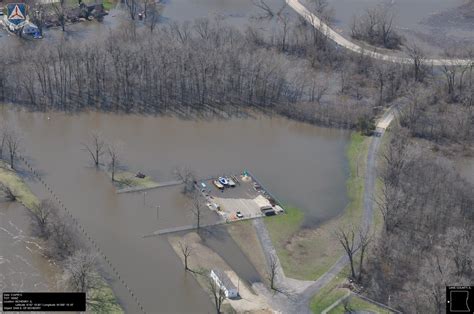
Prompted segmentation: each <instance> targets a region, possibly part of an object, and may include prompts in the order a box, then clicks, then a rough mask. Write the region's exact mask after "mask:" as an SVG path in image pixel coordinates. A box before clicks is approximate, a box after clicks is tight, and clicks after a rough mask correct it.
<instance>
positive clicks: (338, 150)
mask: <svg viewBox="0 0 474 314" xmlns="http://www.w3.org/2000/svg"><path fill="white" fill-rule="evenodd" d="M0 116H1V117H3V118H4V119H6V120H8V121H9V122H10V123H11V124H14V125H15V126H16V127H17V128H18V129H19V130H21V132H22V136H23V152H24V155H26V156H28V157H29V158H30V159H31V163H32V165H33V167H35V168H36V169H37V170H39V171H40V172H41V173H42V174H43V177H44V180H45V181H46V182H47V183H48V184H49V185H50V186H51V187H52V189H53V190H54V191H55V193H56V194H57V195H58V196H59V198H60V199H61V200H62V201H63V203H64V204H65V206H66V207H67V208H69V210H70V211H71V212H72V213H73V215H74V216H75V217H76V218H77V219H78V220H79V222H80V223H81V224H82V225H83V226H84V228H85V229H86V230H87V232H88V233H89V234H90V235H91V237H93V238H94V239H95V241H96V242H97V244H98V245H99V246H100V247H101V248H102V250H103V251H104V253H105V254H106V255H107V256H108V258H109V259H110V260H111V261H112V262H113V264H114V265H115V267H116V268H117V270H118V272H119V273H120V274H121V277H122V278H123V279H124V280H125V282H127V284H128V285H129V286H130V287H131V288H132V289H133V290H134V292H135V293H136V295H137V296H138V298H139V299H140V300H141V302H142V304H143V306H144V307H145V310H146V311H147V312H157V311H158V310H159V311H160V312H167V313H190V312H193V313H196V312H199V313H202V312H211V311H212V304H211V302H210V300H209V298H208V297H207V295H205V293H204V292H203V290H202V289H201V288H200V287H199V285H198V284H197V283H196V282H195V280H194V279H193V277H192V276H191V275H190V274H186V273H185V272H184V271H183V269H182V268H183V267H182V265H181V263H180V262H179V259H178V257H177V256H176V255H175V253H174V251H173V250H172V249H171V247H170V246H169V244H168V241H167V240H166V238H165V237H152V238H143V237H142V236H143V235H145V234H148V233H150V232H153V231H155V230H157V229H158V228H165V227H173V226H178V225H183V224H189V223H192V222H193V217H192V215H191V213H190V211H189V210H188V209H186V208H187V207H188V201H187V200H186V198H184V197H183V196H182V194H181V193H180V188H179V187H170V188H163V189H158V190H150V191H148V192H147V194H145V195H144V194H143V193H131V194H120V195H117V194H116V193H115V190H114V188H113V186H112V184H111V183H110V181H109V178H108V177H107V176H106V175H105V174H104V173H102V172H98V171H96V170H95V169H94V168H93V167H91V165H90V161H89V159H88V158H89V157H88V154H87V153H86V152H84V151H83V150H82V149H81V142H83V141H84V140H86V138H87V135H88V133H89V132H91V131H93V130H99V131H100V132H101V133H102V134H103V136H104V137H106V138H108V139H111V140H114V141H121V142H122V143H123V147H124V149H123V154H122V158H121V160H122V164H123V165H125V166H127V167H128V168H129V169H130V170H131V171H142V172H144V173H146V174H148V175H151V176H153V177H154V178H155V179H156V180H158V181H162V180H163V181H164V180H168V179H170V178H172V174H171V173H172V170H173V169H174V168H175V167H176V166H181V165H186V166H188V167H189V168H191V169H193V170H195V171H196V173H197V174H198V176H202V177H203V176H210V175H216V174H222V173H238V172H240V171H242V170H243V169H248V170H250V171H252V173H253V174H254V175H256V176H257V177H258V178H259V179H260V181H262V183H263V184H264V185H265V186H266V187H267V188H268V190H269V191H271V192H272V193H273V194H275V195H276V196H278V197H279V198H280V199H281V200H282V201H283V202H284V203H287V204H291V205H294V206H297V207H300V208H301V209H302V210H303V211H304V213H305V223H306V224H307V225H310V224H316V223H320V222H322V221H325V220H327V219H329V218H331V217H334V216H336V215H338V214H339V213H341V211H342V210H343V209H344V207H345V206H346V204H347V196H346V186H345V183H346V180H347V177H348V165H347V161H346V158H345V149H346V148H347V144H348V141H349V133H348V132H345V131H339V130H330V129H324V128H318V127H314V126H310V125H307V124H303V123H298V122H294V121H289V120H287V119H285V118H280V117H273V118H271V117H267V116H257V117H255V118H245V119H237V118H235V119H229V120H210V121H203V120H199V121H185V120H180V119H177V118H173V117H152V116H138V115H119V114H102V113H81V114H74V115H67V114H64V113H31V112H25V111H19V110H16V109H12V107H3V108H0ZM30 185H31V187H32V190H33V192H35V193H37V194H39V195H40V196H41V197H45V196H46V194H45V192H44V189H43V188H42V187H41V186H40V185H39V183H36V182H30ZM157 205H159V206H160V209H159V220H157V217H156V206H157ZM205 218H206V220H210V219H213V217H212V215H211V214H207V217H205ZM221 229H224V230H221ZM204 236H205V240H206V244H207V245H208V246H210V247H211V248H213V249H215V250H216V251H217V252H218V253H219V254H220V255H221V256H222V257H223V258H224V259H225V260H226V261H227V262H228V263H229V264H230V265H231V266H232V267H233V268H235V270H236V272H237V273H238V274H239V275H240V276H241V277H242V278H243V279H244V280H246V281H250V282H253V281H257V280H259V278H258V274H257V272H256V270H255V269H254V268H253V266H252V265H251V264H250V263H249V261H248V260H247V259H246V257H245V256H244V255H243V254H242V253H241V252H240V250H239V249H238V247H237V245H236V244H235V242H234V241H232V239H231V238H230V237H229V236H228V234H227V232H226V231H225V228H219V230H217V231H216V232H213V233H212V234H205V233H204ZM113 287H114V290H115V292H116V293H117V295H118V297H119V298H120V302H121V303H122V304H123V306H124V308H125V309H126V310H127V311H128V312H137V308H136V307H135V304H134V303H133V301H132V300H131V297H129V296H128V295H127V293H126V292H125V291H124V289H123V288H121V287H120V285H119V284H118V282H116V283H114V284H113Z"/></svg>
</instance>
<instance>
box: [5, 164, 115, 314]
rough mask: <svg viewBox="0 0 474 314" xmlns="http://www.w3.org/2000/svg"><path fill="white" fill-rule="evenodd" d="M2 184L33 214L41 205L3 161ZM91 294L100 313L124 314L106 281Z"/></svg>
mask: <svg viewBox="0 0 474 314" xmlns="http://www.w3.org/2000/svg"><path fill="white" fill-rule="evenodd" d="M0 184H1V185H3V186H6V187H7V188H9V189H10V190H11V192H12V194H13V195H15V197H16V200H17V201H18V202H20V203H21V204H23V206H25V207H26V208H27V209H29V210H31V211H32V212H35V210H36V207H37V206H38V205H39V203H40V201H39V199H38V197H36V195H35V194H33V192H31V190H30V188H29V187H28V185H27V184H26V183H25V181H24V180H23V179H22V178H21V177H20V176H19V175H18V174H17V173H16V171H14V170H12V169H11V168H10V166H9V165H8V164H7V163H5V162H4V161H2V160H0ZM89 293H90V294H91V299H96V300H101V302H100V304H99V305H98V306H99V307H100V308H101V311H100V312H106V313H123V310H122V308H121V307H120V305H119V304H118V301H117V299H116V298H115V295H114V293H113V291H112V289H111V288H110V286H109V285H108V284H107V283H106V282H105V281H104V280H102V285H101V288H99V289H94V290H92V291H89ZM102 309H103V311H102Z"/></svg>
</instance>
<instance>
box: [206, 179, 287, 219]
mask: <svg viewBox="0 0 474 314" xmlns="http://www.w3.org/2000/svg"><path fill="white" fill-rule="evenodd" d="M232 177H233V181H235V183H236V184H235V187H229V186H227V187H224V188H222V189H219V188H217V187H216V186H215V184H214V183H213V181H214V180H212V179H211V180H206V181H202V182H199V183H198V184H199V185H200V189H201V191H202V192H203V194H204V195H205V196H206V198H207V204H208V206H209V208H210V209H211V210H217V212H218V213H220V214H221V215H222V216H224V218H225V219H227V220H230V221H232V220H237V219H239V218H238V217H237V216H236V214H237V212H240V213H241V214H242V215H243V219H245V218H255V217H262V216H265V214H264V213H263V212H262V211H261V207H262V205H263V204H265V203H267V204H268V206H270V201H268V200H266V199H265V198H263V197H262V196H266V193H265V192H264V190H263V189H262V188H261V187H259V186H258V184H256V183H254V181H253V180H252V178H251V177H250V176H246V177H243V176H232ZM202 183H204V185H205V187H204V186H202ZM275 209H276V211H281V210H282V209H281V207H279V206H276V207H275Z"/></svg>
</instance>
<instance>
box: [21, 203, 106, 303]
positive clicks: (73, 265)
mask: <svg viewBox="0 0 474 314" xmlns="http://www.w3.org/2000/svg"><path fill="white" fill-rule="evenodd" d="M28 215H29V217H30V221H31V228H32V232H33V234H34V235H35V236H37V237H39V238H40V239H42V240H43V241H44V246H45V249H46V251H45V252H46V254H47V255H48V257H49V258H51V259H53V260H54V261H55V262H56V264H57V265H59V266H60V267H61V269H62V270H63V281H64V283H65V285H66V289H68V290H71V291H76V292H87V305H88V309H90V310H92V311H98V312H102V311H108V310H110V308H109V306H110V304H113V302H114V300H109V299H107V297H111V296H106V295H104V294H100V293H91V292H93V291H94V290H96V289H100V288H101V287H103V285H104V281H103V279H102V278H101V276H100V275H99V273H98V269H99V259H98V255H97V254H96V253H94V252H93V251H91V250H90V249H88V248H87V247H86V246H85V244H84V242H83V241H82V240H81V238H80V236H79V231H78V230H77V227H76V225H75V224H74V223H73V221H72V219H71V218H70V217H69V216H67V215H64V214H61V213H60V211H59V209H58V207H57V206H56V205H55V204H54V202H53V201H51V200H42V201H41V202H40V203H39V204H38V205H37V206H35V208H33V209H32V210H29V211H28ZM96 292H97V290H96Z"/></svg>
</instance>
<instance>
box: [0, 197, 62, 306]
mask: <svg viewBox="0 0 474 314" xmlns="http://www.w3.org/2000/svg"><path fill="white" fill-rule="evenodd" d="M59 279H60V278H59V277H58V276H57V267H56V266H55V265H54V264H52V263H50V262H49V261H48V259H47V258H46V257H45V254H44V248H43V246H42V243H41V242H40V241H39V240H38V239H37V238H34V237H31V236H30V232H29V218H28V216H27V210H26V209H25V208H24V207H23V206H22V205H20V204H19V203H15V202H12V203H10V202H1V203H0V291H32V292H40V291H60V289H61V288H60V286H59ZM0 303H1V300H0Z"/></svg>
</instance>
